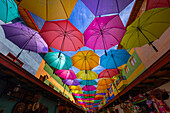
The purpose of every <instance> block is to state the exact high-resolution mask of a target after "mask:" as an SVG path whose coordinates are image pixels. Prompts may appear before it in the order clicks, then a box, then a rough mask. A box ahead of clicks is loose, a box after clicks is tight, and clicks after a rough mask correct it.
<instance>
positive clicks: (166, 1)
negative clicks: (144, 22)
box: [146, 0, 170, 10]
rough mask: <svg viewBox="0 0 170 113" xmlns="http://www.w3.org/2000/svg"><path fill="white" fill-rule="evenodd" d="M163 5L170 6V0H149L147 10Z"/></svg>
mask: <svg viewBox="0 0 170 113" xmlns="http://www.w3.org/2000/svg"><path fill="white" fill-rule="evenodd" d="M161 7H170V0H147V3H146V10H150V9H154V8H161Z"/></svg>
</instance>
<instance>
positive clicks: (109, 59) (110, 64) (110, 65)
mask: <svg viewBox="0 0 170 113" xmlns="http://www.w3.org/2000/svg"><path fill="white" fill-rule="evenodd" d="M129 57H130V54H129V53H128V52H127V51H126V49H118V50H110V51H109V52H108V55H107V56H105V55H102V56H101V57H100V65H101V66H103V67H104V68H106V69H117V67H119V66H122V65H123V64H126V63H127V61H128V59H129ZM118 72H119V70H118Z"/></svg>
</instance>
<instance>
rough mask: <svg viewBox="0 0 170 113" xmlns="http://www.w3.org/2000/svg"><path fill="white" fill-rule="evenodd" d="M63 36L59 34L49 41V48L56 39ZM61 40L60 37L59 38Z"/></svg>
mask: <svg viewBox="0 0 170 113" xmlns="http://www.w3.org/2000/svg"><path fill="white" fill-rule="evenodd" d="M62 35H63V34H59V35H58V36H56V37H55V38H54V39H53V40H52V41H51V43H50V44H49V46H51V45H52V43H53V42H54V41H55V40H56V39H57V38H59V37H60V36H62ZM61 38H62V37H61Z"/></svg>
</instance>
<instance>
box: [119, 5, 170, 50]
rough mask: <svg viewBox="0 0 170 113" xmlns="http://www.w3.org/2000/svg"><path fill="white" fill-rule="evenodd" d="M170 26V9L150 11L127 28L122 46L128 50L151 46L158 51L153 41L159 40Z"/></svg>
mask: <svg viewBox="0 0 170 113" xmlns="http://www.w3.org/2000/svg"><path fill="white" fill-rule="evenodd" d="M169 26H170V8H156V9H151V10H148V11H146V12H144V13H143V14H142V15H141V16H139V17H138V18H137V19H136V20H135V21H134V22H133V23H132V24H131V25H129V26H128V27H127V32H126V33H125V35H124V37H123V39H122V41H121V45H122V46H123V47H125V48H126V49H127V48H134V47H141V46H143V45H145V44H151V45H152V47H153V48H154V49H155V51H158V50H157V49H156V47H155V46H154V45H153V44H152V41H154V40H156V39H159V38H160V36H161V35H162V33H164V31H165V30H166V29H167V28H168V27H169Z"/></svg>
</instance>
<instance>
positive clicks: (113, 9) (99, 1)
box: [81, 0, 133, 16]
mask: <svg viewBox="0 0 170 113" xmlns="http://www.w3.org/2000/svg"><path fill="white" fill-rule="evenodd" d="M81 1H83V3H84V4H85V5H86V6H87V7H88V8H89V9H90V11H91V12H92V13H93V14H94V15H95V16H100V15H106V14H112V13H120V12H121V11H122V10H123V9H124V8H125V7H126V6H128V5H129V4H130V3H131V2H132V1H133V0H81Z"/></svg>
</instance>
